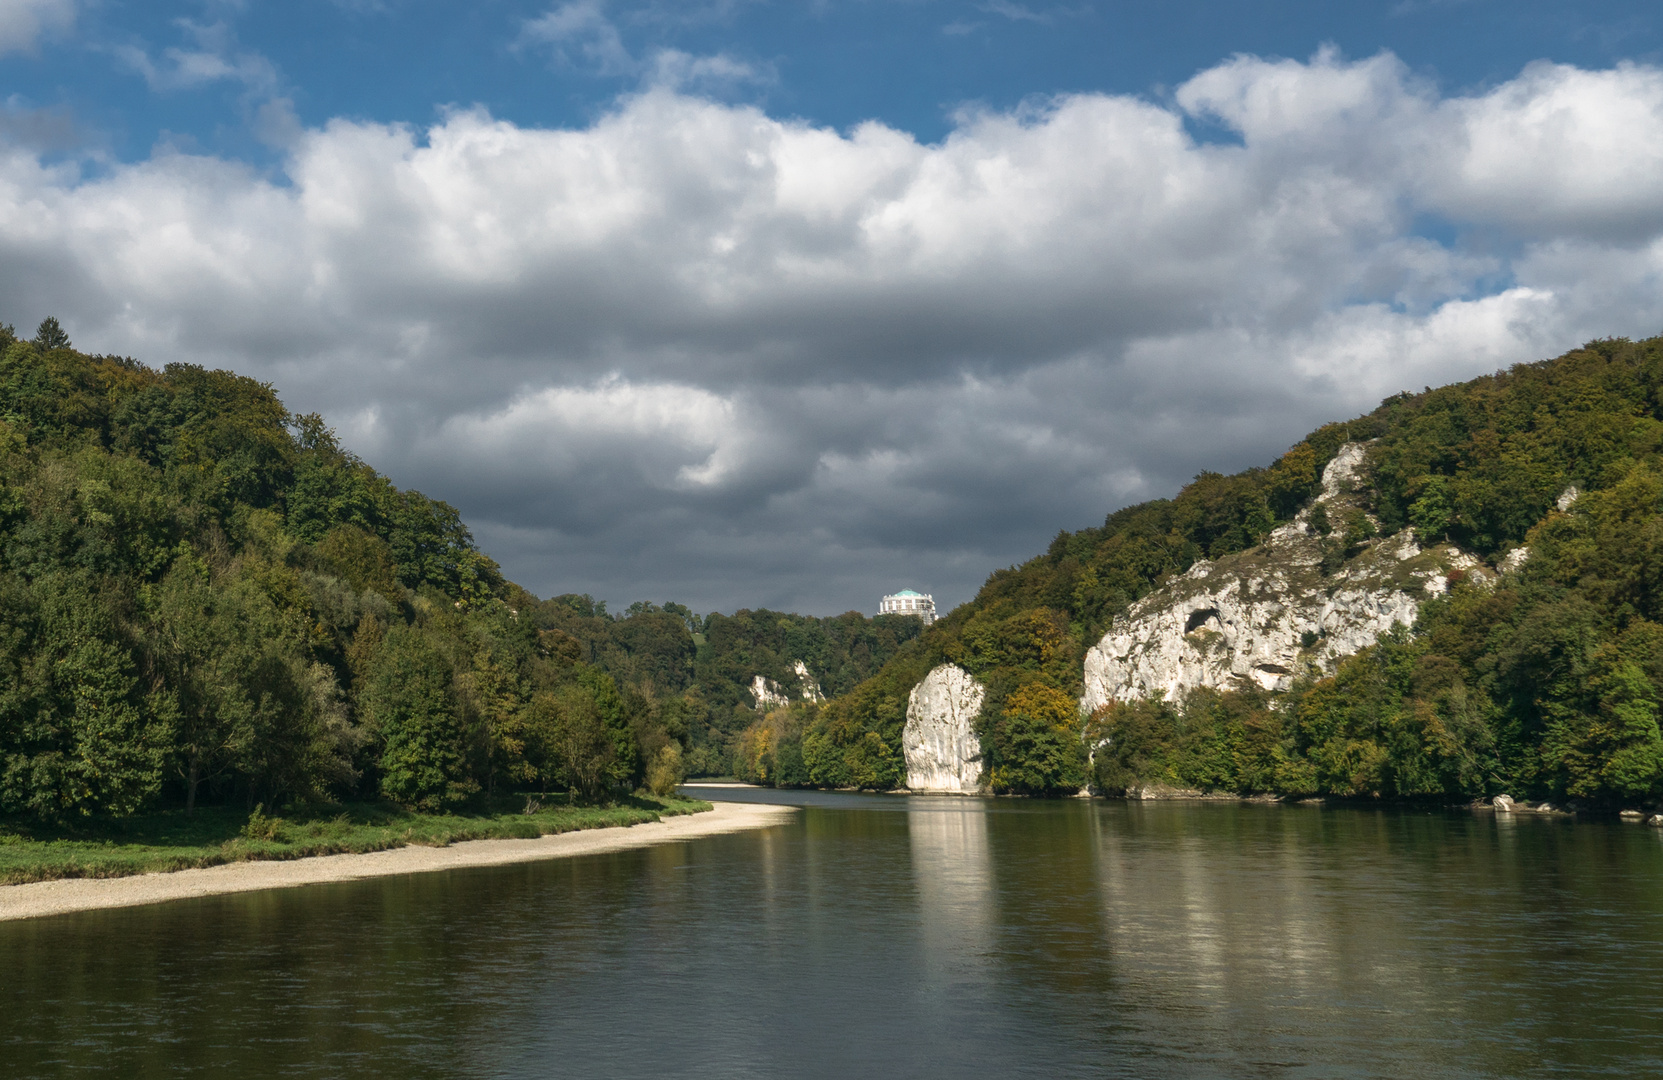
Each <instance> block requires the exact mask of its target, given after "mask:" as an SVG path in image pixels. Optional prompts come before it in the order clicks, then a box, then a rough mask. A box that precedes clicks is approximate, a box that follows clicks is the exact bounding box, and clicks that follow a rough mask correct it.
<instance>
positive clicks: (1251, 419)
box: [0, 0, 1663, 614]
mask: <svg viewBox="0 0 1663 1080" xmlns="http://www.w3.org/2000/svg"><path fill="white" fill-rule="evenodd" d="M1660 50H1663V33H1660V20H1659V19H1658V17H1657V15H1656V14H1655V5H1643V4H1638V3H1619V2H1615V0H1589V2H1584V3H1579V4H1574V5H1573V4H1569V3H1546V2H1530V0H1522V2H1514V3H1509V4H1503V3H1500V2H1489V0H1468V2H1421V0H1405V2H1399V3H1383V4H1364V3H1351V4H1318V3H1294V2H1288V3H1265V4H1256V5H1250V4H1225V3H1216V4H1215V3H1199V2H1190V3H1164V4H1159V5H1155V4H1146V5H1135V6H1134V5H1126V4H1107V3H1084V4H1071V5H1040V4H1017V3H1013V2H1007V0H987V2H984V3H968V4H964V3H946V2H940V3H932V2H927V0H911V2H907V0H895V2H878V0H868V2H854V3H835V2H826V3H818V4H814V3H808V4H789V5H788V4H778V3H772V4H771V3H761V2H753V3H747V2H742V0H731V2H725V3H724V2H718V3H712V4H703V5H700V4H664V3H645V4H643V3H633V4H632V3H624V2H616V3H602V2H600V0H554V2H550V0H543V2H540V3H520V2H508V0H501V2H493V0H481V2H477V3H473V4H466V5H464V4H439V3H432V2H420V0H379V2H377V0H334V2H330V0H291V2H289V3H284V4H277V3H263V2H258V0H243V2H234V0H217V2H198V3H179V4H165V3H146V4H137V3H128V2H123V0H0V77H3V78H4V81H5V85H4V93H3V95H0V97H3V100H4V108H3V109H0V320H4V321H8V322H13V323H15V324H17V325H18V326H19V327H20V328H22V329H24V330H28V329H29V328H31V327H33V326H34V325H35V324H36V323H37V322H38V321H39V319H40V318H42V317H43V316H45V315H47V314H53V315H56V316H58V317H59V318H60V319H62V321H63V323H64V325H65V326H66V327H67V329H68V330H69V333H70V334H71V336H72V338H73V339H74V340H75V342H76V344H77V345H79V346H81V347H82V348H85V349H89V350H93V351H107V352H117V353H122V354H126V355H131V356H135V357H138V358H139V359H141V360H144V361H146V362H148V363H151V364H154V365H161V364H164V363H168V362H170V361H176V360H177V361H188V362H194V363H201V364H207V365H210V366H215V367H229V368H232V369H235V370H237V371H240V372H244V373H246V374H249V375H253V376H255V377H258V378H260V379H263V380H266V381H269V382H271V383H272V384H273V385H274V386H276V387H277V389H278V390H279V391H280V392H281V393H282V395H283V396H284V399H285V401H286V402H288V403H289V405H290V406H291V407H292V408H294V409H295V410H296V411H300V412H308V411H314V410H315V411H318V412H321V413H323V414H324V416H325V417H326V418H327V419H328V420H329V422H330V423H331V424H333V425H335V426H336V428H337V429H338V431H339V433H340V436H341V438H342V440H343V441H344V442H345V444H346V445H347V446H349V447H350V448H352V449H353V450H355V451H357V452H358V453H360V454H361V455H362V456H364V457H365V458H366V459H367V460H369V461H370V462H371V463H372V464H374V465H376V466H377V467H378V468H380V469H382V470H383V471H385V472H386V473H388V474H389V475H390V476H391V477H392V478H393V479H394V480H395V481H396V482H398V483H400V484H403V485H407V486H412V487H416V488H419V489H421V490H423V491H425V492H427V493H428V494H430V495H433V496H435V497H438V498H442V499H446V500H448V501H450V502H451V503H453V504H455V505H456V506H457V507H458V508H460V509H461V510H462V512H463V514H464V515H465V517H466V519H467V520H468V521H469V523H470V524H471V525H472V527H473V528H474V531H475V534H476V536H477V537H478V538H479V540H480V541H481V543H482V546H484V547H485V549H486V550H487V551H489V552H491V553H492V554H493V555H495V556H496V557H497V558H498V559H499V560H500V561H501V562H502V563H503V566H504V568H505V569H506V570H507V572H508V573H509V575H510V576H511V577H513V578H514V579H515V580H516V581H518V582H520V583H521V584H523V585H525V586H526V587H527V588H530V589H532V590H533V591H535V592H537V593H539V594H541V595H550V594H555V593H560V592H567V591H575V592H588V593H591V594H593V595H595V596H597V597H599V598H603V599H606V600H607V601H609V602H610V603H612V604H613V605H614V607H615V608H622V607H623V606H625V605H627V604H629V603H630V602H632V601H634V600H639V599H652V600H659V601H662V600H676V601H679V602H682V603H687V604H690V605H692V606H693V607H695V608H696V609H699V610H711V609H720V610H727V611H731V610H734V609H735V608H738V607H741V606H747V607H755V606H769V607H775V608H781V609H788V610H800V611H808V612H815V613H826V614H829V613H835V612H840V611H844V610H848V609H857V610H873V609H875V606H876V603H877V600H878V598H879V597H880V596H882V595H883V594H884V593H887V592H893V591H895V590H897V589H899V588H903V587H911V588H916V589H919V590H920V591H925V592H932V593H934V594H935V596H936V598H937V601H938V603H939V604H940V605H941V606H942V607H943V608H950V607H951V606H953V605H955V604H957V603H960V602H962V601H964V600H966V599H968V598H969V597H970V596H971V595H973V593H974V592H975V590H976V588H977V587H978V586H979V585H980V584H981V582H982V581H983V580H984V579H985V577H986V575H987V574H988V572H989V571H990V570H992V569H994V568H997V567H1001V566H1006V565H1010V564H1012V563H1015V562H1019V561H1021V560H1023V559H1025V558H1027V557H1029V556H1031V555H1033V554H1035V553H1037V552H1040V551H1042V550H1043V549H1044V548H1045V546H1046V544H1047V542H1048V541H1049V539H1050V538H1051V537H1052V536H1053V535H1054V534H1055V533H1056V532H1057V530H1058V529H1061V528H1069V529H1076V528H1080V527H1083V526H1087V525H1092V524H1096V523H1098V522H1101V520H1102V519H1103V516H1104V515H1105V514H1106V513H1107V512H1109V511H1111V510H1113V509H1116V508H1118V507H1120V506H1123V505H1126V504H1128V503H1130V502H1136V501H1140V500H1143V499H1148V498H1152V497H1157V496H1163V495H1169V494H1171V493H1173V492H1174V491H1175V490H1176V489H1177V487H1178V486H1179V485H1181V484H1182V483H1183V482H1185V481H1186V480H1187V479H1189V478H1190V477H1191V476H1193V475H1194V474H1195V473H1197V472H1199V471H1201V470H1203V469H1218V470H1224V471H1230V470H1235V469H1239V468H1243V467H1246V466H1249V465H1255V464H1265V463H1267V462H1269V461H1270V460H1272V459H1273V458H1274V457H1275V456H1276V455H1277V454H1279V453H1280V452H1281V451H1282V450H1284V449H1285V448H1286V447H1287V446H1289V445H1291V444H1292V443H1293V442H1295V441H1296V440H1298V439H1299V438H1300V437H1302V436H1303V435H1304V434H1306V433H1307V432H1308V431H1310V430H1312V429H1314V428H1316V427H1317V426H1319V425H1321V424H1322V423H1325V422H1327V421H1330V420H1334V419H1337V418H1342V417H1346V416H1351V415H1356V414H1358V413H1361V412H1364V411H1366V410H1368V409H1369V408H1371V407H1373V406H1374V405H1375V404H1376V403H1377V402H1378V401H1379V400H1380V399H1381V398H1383V397H1386V396H1388V395H1390V394H1392V393H1396V392H1398V391H1400V390H1404V389H1419V388H1420V387H1422V386H1425V385H1436V384H1440V383H1444V382H1448V381H1452V380H1455V379H1460V378H1467V377H1471V376H1473V375H1477V374H1481V373H1484V372H1488V371H1493V370H1496V369H1497V368H1500V367H1505V366H1506V365H1508V364H1512V363H1518V362H1525V361H1531V360H1536V359H1540V358H1543V357H1548V356H1553V355H1557V354H1558V353H1560V352H1563V351H1565V350H1566V349H1568V348H1571V347H1573V346H1575V345H1577V344H1579V343H1581V342H1582V341H1585V340H1588V339H1589V338H1593V337H1600V336H1607V335H1628V336H1634V337H1639V336H1649V335H1652V334H1656V333H1658V332H1659V331H1663V66H1660V64H1663V60H1660Z"/></svg>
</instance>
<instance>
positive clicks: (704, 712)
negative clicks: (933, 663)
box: [530, 594, 923, 776]
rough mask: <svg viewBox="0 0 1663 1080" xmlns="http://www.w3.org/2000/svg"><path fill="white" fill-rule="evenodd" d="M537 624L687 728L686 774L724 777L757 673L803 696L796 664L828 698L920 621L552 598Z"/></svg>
mask: <svg viewBox="0 0 1663 1080" xmlns="http://www.w3.org/2000/svg"><path fill="white" fill-rule="evenodd" d="M530 610H531V612H532V617H533V618H534V619H535V621H536V623H537V625H538V627H539V628H541V629H543V630H547V631H550V632H552V633H555V634H560V635H565V636H566V637H567V638H569V639H570V640H571V641H572V642H574V644H572V645H568V646H567V647H568V648H569V649H571V650H572V651H573V652H574V654H575V655H577V656H580V657H582V658H583V659H584V660H587V661H589V662H590V663H593V664H596V665H598V666H600V667H601V668H603V669H604V670H606V671H608V672H610V673H611V674H612V675H613V676H614V677H615V678H616V679H617V680H618V682H619V683H620V685H623V686H627V687H632V688H636V689H638V690H639V691H640V692H641V693H643V694H646V695H649V696H652V697H654V698H656V699H658V700H664V701H668V702H670V703H671V704H670V705H669V707H670V708H671V709H673V710H674V711H675V712H676V714H677V716H678V717H679V718H680V721H679V722H680V724H681V725H682V726H684V727H685V729H686V731H687V739H688V742H689V751H690V752H689V755H688V758H687V762H686V764H687V768H688V771H689V774H690V775H694V776H708V775H715V774H718V773H725V772H727V771H728V770H729V769H730V768H731V767H732V766H731V761H732V752H733V746H734V740H735V739H736V737H737V736H738V735H739V733H740V732H741V731H743V730H744V729H745V728H746V727H747V726H749V725H750V724H752V723H753V722H755V721H756V719H757V718H758V716H759V713H758V712H757V704H758V703H757V701H756V699H755V697H754V696H753V695H752V692H751V684H752V681H753V680H754V679H755V678H756V677H757V676H761V677H763V678H765V679H768V680H771V681H772V682H774V683H776V684H777V685H778V686H779V687H780V688H781V689H783V690H785V691H787V692H789V693H793V694H797V693H800V692H801V686H800V680H799V678H798V676H797V674H796V671H795V664H796V663H797V662H798V661H802V662H803V663H804V664H805V665H806V666H807V667H808V669H809V671H810V673H811V674H812V676H813V677H814V679H815V681H816V682H817V683H818V684H819V687H820V691H821V692H822V693H823V694H825V695H826V696H828V697H835V696H837V695H840V694H844V693H847V692H848V691H849V690H851V689H853V688H854V687H855V685H856V684H858V683H860V682H861V681H863V680H865V679H867V678H870V677H871V676H872V675H874V674H876V673H877V671H878V670H879V669H880V668H882V667H883V665H884V664H885V663H886V662H887V661H888V660H889V659H890V657H892V656H894V655H895V653H896V652H897V651H898V650H899V649H900V647H901V646H902V645H904V644H906V643H907V642H909V641H911V640H913V639H914V638H916V637H918V635H919V633H920V632H921V631H922V630H923V624H922V623H921V622H920V621H919V620H918V618H917V617H916V616H906V615H879V616H876V617H875V618H867V617H866V616H864V615H861V614H860V613H859V612H855V611H850V612H845V613H844V614H842V615H836V616H832V617H830V618H816V617H814V616H811V615H795V614H789V613H786V612H779V611H768V610H766V609H759V610H756V611H751V610H741V611H739V612H737V613H735V614H733V615H723V614H721V613H720V612H711V613H710V614H708V615H704V616H700V615H697V614H695V613H694V612H692V611H690V610H689V609H688V608H686V607H683V606H682V605H680V604H675V603H666V604H664V605H663V606H662V607H660V606H658V605H656V604H650V603H645V602H643V603H636V604H632V605H630V607H629V610H628V611H626V612H624V613H623V614H622V615H621V616H615V615H610V614H608V613H607V611H606V605H605V604H601V603H597V602H596V601H595V600H594V599H592V598H591V597H588V596H576V595H570V594H568V595H565V596H556V597H554V598H553V599H551V600H548V601H545V602H544V603H542V604H538V605H534V606H533V607H532V608H531V609H530Z"/></svg>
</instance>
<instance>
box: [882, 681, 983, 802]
mask: <svg viewBox="0 0 1663 1080" xmlns="http://www.w3.org/2000/svg"><path fill="white" fill-rule="evenodd" d="M986 697H987V690H986V688H985V687H983V686H982V684H981V683H979V682H977V681H976V678H975V676H973V675H971V674H970V673H969V672H968V671H966V670H964V669H963V668H961V667H959V666H958V665H956V664H942V665H941V666H939V667H937V668H935V669H934V670H932V671H931V672H930V673H929V674H928V675H926V676H924V680H923V681H922V682H920V683H919V684H918V685H917V686H915V687H913V688H912V694H911V695H910V696H909V697H908V698H907V725H906V727H905V728H903V729H902V731H901V749H902V751H903V752H904V753H905V754H906V759H907V787H909V788H911V789H912V790H913V791H951V792H962V793H970V792H974V791H976V790H978V789H979V788H980V787H981V781H982V763H981V761H980V760H979V759H980V757H981V752H982V747H981V741H980V740H979V739H977V738H976V730H975V724H976V717H977V716H978V715H979V714H980V713H981V711H982V701H983V700H984V699H985V698H986Z"/></svg>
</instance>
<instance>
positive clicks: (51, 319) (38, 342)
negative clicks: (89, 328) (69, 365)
mask: <svg viewBox="0 0 1663 1080" xmlns="http://www.w3.org/2000/svg"><path fill="white" fill-rule="evenodd" d="M34 345H35V348H37V349H40V350H41V351H43V352H45V351H48V350H51V349H67V348H70V344H69V334H68V333H66V332H65V331H64V328H63V327H62V326H60V325H58V320H57V318H56V316H52V315H48V316H47V317H46V318H44V319H42V320H41V321H40V327H39V328H38V329H36V330H35V340H34Z"/></svg>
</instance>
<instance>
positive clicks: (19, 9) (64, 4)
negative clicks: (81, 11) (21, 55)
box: [0, 0, 76, 55]
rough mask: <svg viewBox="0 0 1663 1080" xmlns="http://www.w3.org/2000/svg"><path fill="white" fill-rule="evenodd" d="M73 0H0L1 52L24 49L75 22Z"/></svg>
mask: <svg viewBox="0 0 1663 1080" xmlns="http://www.w3.org/2000/svg"><path fill="white" fill-rule="evenodd" d="M75 7H76V5H75V0H0V55H4V54H5V53H10V52H27V51H29V50H30V49H33V48H34V47H35V45H36V43H38V42H39V41H40V39H41V37H42V36H44V35H48V34H54V33H61V32H63V31H65V30H68V29H69V28H70V27H71V26H73V25H74V23H75Z"/></svg>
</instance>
